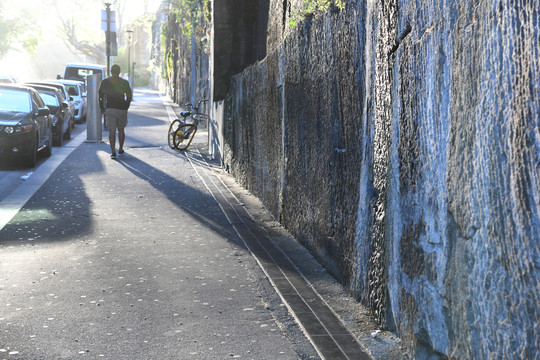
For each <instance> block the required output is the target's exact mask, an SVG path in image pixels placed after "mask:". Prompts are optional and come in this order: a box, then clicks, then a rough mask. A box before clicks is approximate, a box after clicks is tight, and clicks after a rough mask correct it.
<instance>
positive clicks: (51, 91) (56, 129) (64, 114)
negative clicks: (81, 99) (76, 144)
mask: <svg viewBox="0 0 540 360" xmlns="http://www.w3.org/2000/svg"><path fill="white" fill-rule="evenodd" d="M28 86H30V87H32V88H33V89H34V90H36V91H37V92H38V93H39V96H41V99H43V102H44V103H45V105H47V107H48V108H49V109H50V110H51V116H52V131H53V139H54V144H55V145H57V146H62V145H63V143H64V140H69V139H70V138H71V124H72V123H73V117H72V114H71V111H69V103H68V102H67V101H65V100H64V98H63V97H62V94H61V93H60V90H58V89H56V88H54V87H50V86H42V85H28Z"/></svg>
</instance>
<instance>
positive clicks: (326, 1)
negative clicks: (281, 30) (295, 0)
mask: <svg viewBox="0 0 540 360" xmlns="http://www.w3.org/2000/svg"><path fill="white" fill-rule="evenodd" d="M332 4H333V5H334V6H336V7H337V8H338V9H339V10H343V9H344V8H345V2H344V0H304V6H303V7H302V9H301V10H298V11H296V12H295V13H294V14H293V15H292V16H291V17H290V19H289V28H291V29H292V28H294V27H295V26H296V25H298V23H299V22H300V21H302V20H303V19H306V18H308V17H310V16H312V15H313V14H314V13H316V12H317V11H320V12H323V11H326V10H327V9H328V8H329V7H330V5H332Z"/></svg>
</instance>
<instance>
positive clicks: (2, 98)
mask: <svg viewBox="0 0 540 360" xmlns="http://www.w3.org/2000/svg"><path fill="white" fill-rule="evenodd" d="M49 114H50V110H49V108H48V107H47V106H46V105H45V103H44V102H43V100H42V99H41V97H40V96H39V94H38V93H37V92H36V91H35V90H34V89H31V88H29V87H26V86H18V85H8V84H0V156H1V157H16V158H19V159H22V160H23V161H24V163H25V165H27V166H30V167H34V166H35V165H36V161H37V153H38V151H41V150H42V151H43V152H44V153H45V156H50V155H51V151H52V121H51V119H50V115H49Z"/></svg>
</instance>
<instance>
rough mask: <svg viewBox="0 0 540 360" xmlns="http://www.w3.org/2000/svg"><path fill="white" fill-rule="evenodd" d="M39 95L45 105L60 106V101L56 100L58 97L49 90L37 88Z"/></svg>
mask: <svg viewBox="0 0 540 360" xmlns="http://www.w3.org/2000/svg"><path fill="white" fill-rule="evenodd" d="M38 93H39V96H41V99H43V102H44V103H45V105H47V106H60V103H59V102H58V98H57V97H56V96H55V95H54V94H51V93H49V92H46V91H40V90H38Z"/></svg>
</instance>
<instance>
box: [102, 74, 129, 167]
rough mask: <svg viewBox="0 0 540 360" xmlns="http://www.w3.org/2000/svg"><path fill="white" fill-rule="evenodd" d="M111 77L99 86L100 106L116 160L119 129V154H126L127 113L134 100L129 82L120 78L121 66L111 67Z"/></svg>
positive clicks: (112, 153)
mask: <svg viewBox="0 0 540 360" xmlns="http://www.w3.org/2000/svg"><path fill="white" fill-rule="evenodd" d="M111 75H112V76H110V77H108V78H106V79H104V80H103V81H102V82H101V84H100V85H99V90H98V93H99V106H100V108H101V112H102V113H104V114H105V116H106V118H107V127H108V128H109V143H110V145H111V159H116V130H117V129H118V145H119V147H118V154H120V155H121V154H123V153H124V140H125V139H126V133H125V131H124V128H125V127H126V125H127V122H128V118H127V111H128V109H129V105H130V104H131V99H132V98H133V93H132V92H131V87H130V86H129V82H127V81H126V80H124V79H122V78H121V77H120V66H118V65H116V64H115V65H113V66H112V67H111Z"/></svg>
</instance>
